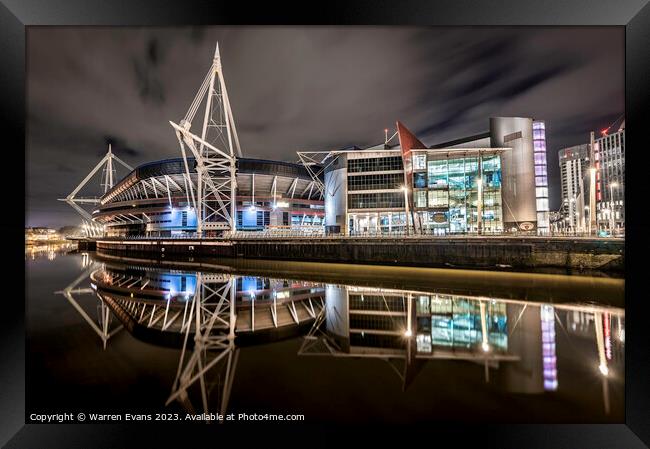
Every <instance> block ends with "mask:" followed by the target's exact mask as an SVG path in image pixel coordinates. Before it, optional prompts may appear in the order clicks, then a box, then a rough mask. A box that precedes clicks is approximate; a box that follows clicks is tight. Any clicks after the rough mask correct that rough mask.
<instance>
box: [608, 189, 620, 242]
mask: <svg viewBox="0 0 650 449" xmlns="http://www.w3.org/2000/svg"><path fill="white" fill-rule="evenodd" d="M616 187H618V183H617V182H610V183H609V202H610V205H611V207H610V208H609V229H610V230H611V232H612V237H614V228H615V227H616V222H615V221H614V188H616Z"/></svg>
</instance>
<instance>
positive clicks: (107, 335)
mask: <svg viewBox="0 0 650 449" xmlns="http://www.w3.org/2000/svg"><path fill="white" fill-rule="evenodd" d="M87 257H88V256H87V255H86V256H85V258H84V259H83V263H84V267H85V269H84V271H83V273H81V274H80V275H79V276H78V277H77V278H76V279H75V280H74V281H72V282H71V283H70V285H68V286H67V287H66V288H64V289H63V290H60V291H57V292H55V294H57V295H63V296H64V297H65V298H66V299H67V300H68V302H69V303H70V304H71V305H72V307H74V308H75V310H76V311H77V312H78V313H79V315H80V316H81V317H82V318H83V319H84V321H85V322H86V323H87V324H88V325H89V326H90V328H91V329H92V330H93V332H95V334H97V336H98V337H99V338H100V339H101V341H102V345H103V347H104V349H106V345H107V344H108V341H109V340H110V339H111V338H112V337H113V336H114V335H115V334H117V333H118V332H119V331H121V330H122V329H123V326H122V325H121V324H120V325H118V326H112V324H113V319H112V318H113V317H112V314H111V310H110V308H109V307H108V305H107V304H106V303H105V302H104V301H103V299H102V298H101V296H99V295H96V296H95V290H94V289H92V288H89V287H86V288H76V287H77V286H78V285H79V284H80V283H81V282H83V281H85V280H88V278H89V276H90V273H91V272H92V271H93V270H94V269H95V268H96V263H94V262H90V263H88V259H87ZM88 294H91V295H93V296H95V297H96V298H97V299H98V300H99V301H98V304H97V319H96V320H94V319H93V318H92V317H91V316H90V315H89V314H88V312H86V311H85V310H84V309H83V307H82V306H81V305H80V304H79V302H78V301H77V298H76V296H78V295H88Z"/></svg>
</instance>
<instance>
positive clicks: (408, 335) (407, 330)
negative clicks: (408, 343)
mask: <svg viewBox="0 0 650 449" xmlns="http://www.w3.org/2000/svg"><path fill="white" fill-rule="evenodd" d="M411 335H413V333H412V332H411V329H406V331H405V332H404V336H405V337H407V338H408V337H410V336H411Z"/></svg>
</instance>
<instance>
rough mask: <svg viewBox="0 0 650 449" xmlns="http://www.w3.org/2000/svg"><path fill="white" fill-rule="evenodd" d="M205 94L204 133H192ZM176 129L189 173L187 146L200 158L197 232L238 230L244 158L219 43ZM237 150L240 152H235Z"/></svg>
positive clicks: (195, 198)
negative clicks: (240, 161)
mask: <svg viewBox="0 0 650 449" xmlns="http://www.w3.org/2000/svg"><path fill="white" fill-rule="evenodd" d="M204 97H205V113H204V116H203V127H202V129H201V136H200V137H199V136H197V135H196V134H194V133H192V132H191V128H192V122H193V120H194V117H195V115H196V112H197V111H198V108H199V106H200V105H201V103H202V102H203V99H204ZM169 123H170V124H171V125H172V127H173V128H174V129H175V130H176V137H177V138H178V142H179V144H180V149H181V153H182V155H183V161H184V164H185V172H186V174H187V175H188V179H189V176H190V175H191V172H190V166H189V163H188V160H187V152H186V147H187V148H189V150H190V151H191V153H192V155H193V156H194V158H195V160H196V172H197V174H198V178H197V184H196V190H197V191H196V193H195V192H194V189H193V188H192V186H191V183H190V195H191V198H192V203H193V206H194V208H195V210H196V217H197V229H196V230H197V233H198V234H199V236H203V235H204V233H205V232H206V231H212V230H223V231H234V230H235V210H236V198H235V196H236V188H237V184H236V178H235V174H236V173H235V171H236V158H237V157H241V155H242V153H241V148H240V146H239V138H238V136H237V130H236V128H235V122H234V120H233V115H232V109H231V107H230V101H229V100H228V92H227V90H226V83H225V81H224V77H223V69H222V66H221V56H220V54H219V44H218V43H217V46H216V49H215V52H214V58H213V60H212V65H211V66H210V70H209V71H208V73H207V75H206V76H205V78H204V80H203V83H202V84H201V87H200V88H199V91H198V92H197V94H196V96H195V97H194V101H192V104H191V105H190V108H189V110H188V111H187V114H186V115H185V118H184V119H183V120H181V122H180V125H177V124H176V123H174V122H171V121H170V122H169ZM235 152H236V154H235Z"/></svg>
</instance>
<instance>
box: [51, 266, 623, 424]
mask: <svg viewBox="0 0 650 449" xmlns="http://www.w3.org/2000/svg"><path fill="white" fill-rule="evenodd" d="M84 260H85V271H84V272H83V273H82V274H81V275H80V276H79V277H78V278H77V279H76V280H75V281H74V282H72V283H71V284H70V285H69V286H68V287H67V288H66V289H64V290H62V291H61V292H59V293H62V294H63V296H65V297H66V298H67V299H68V301H69V302H70V304H71V305H72V306H73V307H74V308H75V309H76V310H77V312H78V313H79V314H80V315H81V316H82V317H83V319H84V320H85V322H86V323H87V324H88V325H89V326H90V327H91V328H92V329H93V331H94V332H95V333H96V334H97V336H98V337H99V338H100V339H101V340H102V342H103V345H104V348H105V347H106V345H107V344H108V342H109V341H110V339H111V338H112V337H113V336H115V335H116V334H117V333H118V332H120V331H121V330H122V329H127V331H128V332H129V333H130V334H131V335H133V336H134V337H136V338H138V339H140V340H143V341H146V342H149V343H153V344H156V345H162V346H169V347H175V348H179V349H180V357H179V365H178V372H177V374H176V377H175V379H173V381H172V379H170V382H171V383H172V391H171V394H170V396H169V397H168V399H167V404H170V403H172V402H175V401H177V402H178V403H180V404H181V405H182V407H183V408H185V409H186V410H188V411H190V412H196V408H195V407H197V406H199V407H200V408H201V409H202V410H203V411H204V412H205V413H209V412H210V411H211V410H213V409H217V410H218V411H220V413H222V414H223V413H225V412H226V410H227V407H228V402H229V396H230V391H231V388H232V382H233V377H234V375H235V369H236V367H237V364H238V358H239V354H240V348H242V347H246V346H249V345H264V344H267V343H270V342H274V341H279V340H283V339H287V338H296V337H299V338H301V339H302V345H301V346H300V349H299V351H298V355H299V356H325V357H350V358H355V359H364V358H366V359H367V358H371V359H378V360H383V361H386V362H387V364H388V365H389V367H390V368H387V369H392V370H393V371H394V372H395V373H396V374H397V375H398V376H399V378H400V380H401V381H402V388H403V389H406V388H408V387H409V385H410V384H411V383H412V381H413V380H414V379H415V378H417V377H418V376H420V374H421V372H422V369H423V367H424V366H425V365H426V364H427V363H428V362H431V361H434V360H435V361H438V362H442V361H455V362H461V363H468V364H469V365H467V366H468V369H471V368H470V367H471V366H472V365H473V366H476V365H478V367H479V369H481V370H482V371H483V375H482V378H483V379H484V381H485V382H490V383H492V384H494V385H495V386H498V387H499V388H500V389H502V390H503V391H506V392H510V393H522V394H543V393H545V392H553V391H556V390H558V389H560V388H561V385H562V383H561V382H562V381H561V377H560V376H559V373H560V372H561V368H562V366H561V364H560V363H558V360H559V355H561V351H562V350H564V351H567V350H569V349H572V348H567V347H565V348H564V349H562V348H561V347H560V346H558V344H557V332H556V331H557V329H556V322H558V321H559V322H561V323H564V325H561V326H560V328H562V329H566V331H567V332H568V334H567V335H568V336H570V337H577V338H578V339H579V340H581V341H583V342H584V344H582V345H581V351H582V354H586V355H587V359H589V360H592V362H593V371H594V374H595V375H597V376H600V377H601V380H602V382H603V398H604V399H603V400H604V404H605V410H606V413H607V412H608V410H609V393H608V391H609V390H608V382H609V378H610V377H611V376H612V374H611V372H610V369H611V368H612V366H618V365H615V363H616V362H617V360H618V359H621V360H622V358H623V357H624V353H623V346H624V337H625V330H624V325H625V316H624V311H623V310H622V309H616V308H611V307H604V306H595V305H593V304H587V305H584V304H554V305H550V304H544V303H539V302H531V301H525V300H517V299H502V298H493V297H486V296H478V295H475V294H460V293H458V294H456V293H450V292H445V293H437V292H435V291H430V292H424V291H413V290H406V289H391V288H377V287H371V286H360V285H341V284H332V283H321V282H311V281H307V280H291V279H286V278H283V277H268V276H254V275H248V274H236V273H234V272H232V270H231V269H230V268H229V267H223V268H224V269H223V270H219V269H215V271H213V272H207V271H192V270H188V269H170V268H160V267H158V266H156V265H154V264H152V265H146V266H142V265H140V264H124V263H122V262H119V263H118V262H108V261H107V262H104V263H101V264H100V263H98V262H96V261H89V260H87V258H86V259H82V261H84ZM84 280H90V286H89V287H84V286H83V285H82V282H84ZM83 294H87V295H89V294H92V295H95V297H96V298H97V313H95V312H94V311H93V310H92V308H94V306H92V307H91V310H90V311H89V310H88V308H89V307H88V304H84V302H83V301H81V300H80V299H78V298H79V296H80V295H83ZM93 316H96V318H93ZM570 346H573V344H572V345H570ZM589 354H593V355H589ZM581 356H582V355H581ZM571 357H575V354H574V355H573V356H571ZM565 360H566V358H565ZM619 374H620V373H619ZM615 375H617V374H615ZM215 382H216V384H215Z"/></svg>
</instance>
